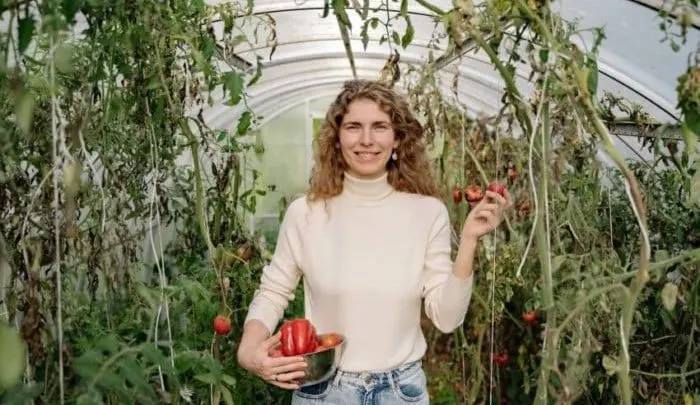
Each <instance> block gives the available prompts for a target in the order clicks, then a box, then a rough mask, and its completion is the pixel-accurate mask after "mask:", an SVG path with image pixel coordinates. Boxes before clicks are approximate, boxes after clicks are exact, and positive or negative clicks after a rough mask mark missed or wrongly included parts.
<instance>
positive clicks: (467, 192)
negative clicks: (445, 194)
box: [452, 182, 506, 204]
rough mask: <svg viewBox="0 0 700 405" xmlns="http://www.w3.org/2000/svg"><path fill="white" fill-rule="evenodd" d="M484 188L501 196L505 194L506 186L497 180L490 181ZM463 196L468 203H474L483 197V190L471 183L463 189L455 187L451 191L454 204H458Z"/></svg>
mask: <svg viewBox="0 0 700 405" xmlns="http://www.w3.org/2000/svg"><path fill="white" fill-rule="evenodd" d="M486 189H487V190H488V191H493V192H495V193H498V194H500V195H502V196H503V197H505V196H506V188H505V186H503V185H502V184H501V183H499V182H492V183H491V184H489V186H488V187H487V188H486ZM463 198H464V199H466V200H467V202H468V203H470V204H475V203H478V202H479V201H481V199H483V198H484V191H483V190H482V189H481V187H479V186H475V185H473V184H472V185H469V186H467V188H465V189H464V191H462V189H461V188H460V187H455V189H454V191H453V192H452V200H453V201H454V202H455V204H459V203H460V202H462V199H463Z"/></svg>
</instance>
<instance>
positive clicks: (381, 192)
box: [343, 172, 394, 200]
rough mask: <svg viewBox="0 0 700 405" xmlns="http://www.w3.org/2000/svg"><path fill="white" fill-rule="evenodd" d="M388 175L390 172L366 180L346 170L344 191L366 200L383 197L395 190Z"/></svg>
mask: <svg viewBox="0 0 700 405" xmlns="http://www.w3.org/2000/svg"><path fill="white" fill-rule="evenodd" d="M388 176H389V173H384V174H383V175H382V176H381V177H378V178H376V179H372V180H366V179H360V178H357V177H354V176H352V175H351V174H349V173H347V172H345V176H344V179H343V192H344V194H347V195H350V196H353V197H359V198H362V199H366V200H379V199H382V198H384V197H386V196H388V195H389V194H391V192H392V191H394V188H393V187H392V186H391V184H389V181H388Z"/></svg>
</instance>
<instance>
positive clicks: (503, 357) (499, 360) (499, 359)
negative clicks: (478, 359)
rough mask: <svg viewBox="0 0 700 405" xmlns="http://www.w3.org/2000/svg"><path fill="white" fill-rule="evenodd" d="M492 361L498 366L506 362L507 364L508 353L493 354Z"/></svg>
mask: <svg viewBox="0 0 700 405" xmlns="http://www.w3.org/2000/svg"><path fill="white" fill-rule="evenodd" d="M493 362H494V363H496V364H498V365H499V366H505V365H506V364H508V354H506V353H503V354H494V355H493Z"/></svg>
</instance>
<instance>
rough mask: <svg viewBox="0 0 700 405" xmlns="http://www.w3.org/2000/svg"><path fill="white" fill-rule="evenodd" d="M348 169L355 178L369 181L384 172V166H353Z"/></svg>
mask: <svg viewBox="0 0 700 405" xmlns="http://www.w3.org/2000/svg"><path fill="white" fill-rule="evenodd" d="M349 169H350V172H351V173H352V174H353V175H354V176H355V177H360V178H368V179H369V178H377V177H379V176H381V175H383V174H384V173H385V172H386V165H373V166H371V167H368V166H367V165H353V166H351V167H350V168H349Z"/></svg>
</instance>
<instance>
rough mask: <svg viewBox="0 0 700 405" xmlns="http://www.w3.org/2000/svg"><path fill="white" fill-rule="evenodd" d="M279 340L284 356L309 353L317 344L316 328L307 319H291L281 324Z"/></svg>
mask: <svg viewBox="0 0 700 405" xmlns="http://www.w3.org/2000/svg"><path fill="white" fill-rule="evenodd" d="M280 340H281V342H282V354H283V355H285V356H297V355H300V354H306V353H311V352H313V351H314V350H316V346H317V344H318V342H317V337H316V328H315V327H314V326H313V325H312V324H311V322H309V320H308V319H293V320H291V321H287V322H285V323H284V324H282V328H281V337H280Z"/></svg>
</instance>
